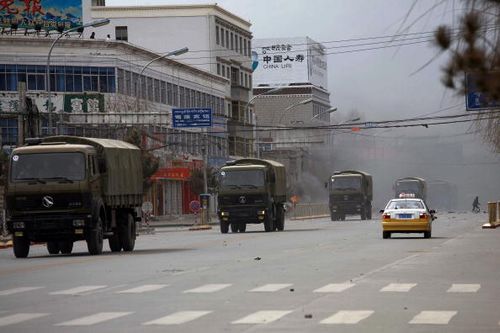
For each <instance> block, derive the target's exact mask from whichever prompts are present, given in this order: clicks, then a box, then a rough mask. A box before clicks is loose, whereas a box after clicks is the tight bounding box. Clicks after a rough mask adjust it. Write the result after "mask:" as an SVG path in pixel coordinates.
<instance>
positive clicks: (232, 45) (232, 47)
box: [231, 32, 234, 50]
mask: <svg viewBox="0 0 500 333" xmlns="http://www.w3.org/2000/svg"><path fill="white" fill-rule="evenodd" d="M231 50H234V35H233V33H232V32H231Z"/></svg>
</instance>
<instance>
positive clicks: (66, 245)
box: [58, 240, 73, 254]
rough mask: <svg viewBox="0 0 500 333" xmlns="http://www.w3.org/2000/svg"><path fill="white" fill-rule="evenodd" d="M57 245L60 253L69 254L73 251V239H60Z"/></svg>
mask: <svg viewBox="0 0 500 333" xmlns="http://www.w3.org/2000/svg"><path fill="white" fill-rule="evenodd" d="M58 245H59V249H60V250H61V253H62V254H71V252H72V251H73V241H70V240H68V241H61V242H59V244H58Z"/></svg>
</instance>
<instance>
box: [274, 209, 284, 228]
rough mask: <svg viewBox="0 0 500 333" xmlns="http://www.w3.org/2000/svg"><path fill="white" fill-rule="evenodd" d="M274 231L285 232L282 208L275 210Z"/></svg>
mask: <svg viewBox="0 0 500 333" xmlns="http://www.w3.org/2000/svg"><path fill="white" fill-rule="evenodd" d="M276 229H277V230H278V231H283V230H285V209H284V208H283V206H279V207H278V209H277V216H276Z"/></svg>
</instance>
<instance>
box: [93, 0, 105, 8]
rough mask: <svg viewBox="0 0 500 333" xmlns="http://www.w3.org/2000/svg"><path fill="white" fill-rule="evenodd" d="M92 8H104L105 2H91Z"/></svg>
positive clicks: (103, 0)
mask: <svg viewBox="0 0 500 333" xmlns="http://www.w3.org/2000/svg"><path fill="white" fill-rule="evenodd" d="M92 6H99V7H104V6H106V0H92Z"/></svg>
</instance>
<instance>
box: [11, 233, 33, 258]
mask: <svg viewBox="0 0 500 333" xmlns="http://www.w3.org/2000/svg"><path fill="white" fill-rule="evenodd" d="M29 252H30V241H29V239H28V238H26V237H24V236H23V237H14V255H15V256H16V258H26V257H27V256H28V253H29Z"/></svg>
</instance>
